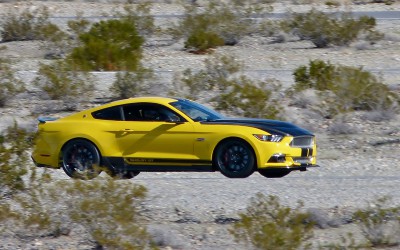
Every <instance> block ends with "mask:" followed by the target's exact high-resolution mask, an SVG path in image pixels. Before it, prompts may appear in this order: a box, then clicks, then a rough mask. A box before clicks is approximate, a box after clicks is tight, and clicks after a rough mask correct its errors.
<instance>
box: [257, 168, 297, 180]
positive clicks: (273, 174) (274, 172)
mask: <svg viewBox="0 0 400 250" xmlns="http://www.w3.org/2000/svg"><path fill="white" fill-rule="evenodd" d="M258 172H259V173H260V174H261V175H262V176H264V177H267V178H281V177H283V176H285V175H288V174H289V173H290V172H291V170H289V169H260V170H258Z"/></svg>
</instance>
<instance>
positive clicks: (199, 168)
mask: <svg viewBox="0 0 400 250" xmlns="http://www.w3.org/2000/svg"><path fill="white" fill-rule="evenodd" d="M103 164H104V165H106V166H107V167H109V168H111V169H114V170H118V171H140V172H213V171H215V170H214V168H213V166H212V163H211V162H208V161H196V160H194V161H193V160H189V161H185V160H173V159H172V160H170V159H165V160H164V159H146V160H145V159H132V158H130V159H129V158H128V159H124V158H122V157H103Z"/></svg>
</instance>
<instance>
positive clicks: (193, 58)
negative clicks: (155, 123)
mask: <svg viewBox="0 0 400 250" xmlns="http://www.w3.org/2000/svg"><path fill="white" fill-rule="evenodd" d="M111 2H112V1H98V2H96V1H30V2H29V3H27V2H25V1H0V16H1V15H4V13H7V12H8V11H15V10H20V9H23V8H37V7H38V6H41V5H46V6H47V7H48V8H49V10H50V14H51V16H50V20H51V21H52V22H54V23H56V24H57V25H60V26H61V27H65V25H66V21H67V20H69V19H71V18H74V17H75V16H76V15H77V13H78V12H81V14H82V16H83V17H87V18H89V19H90V18H92V20H96V18H97V17H99V16H102V15H103V14H104V13H110V12H111V10H112V9H113V8H120V5H118V4H116V3H115V2H114V3H111ZM295 2H296V1H279V2H277V3H274V4H273V6H274V10H273V12H274V13H286V12H289V11H295V12H304V11H307V10H310V9H311V8H313V7H314V8H317V9H320V10H323V11H330V12H334V11H348V10H350V11H353V12H355V13H364V12H368V13H370V12H379V13H383V12H393V11H399V10H400V2H398V1H397V2H396V3H394V4H392V5H385V4H354V3H348V1H338V2H340V3H341V4H340V5H339V6H336V7H328V6H327V5H325V4H323V3H320V2H323V1H309V3H307V4H301V3H299V2H300V1H297V2H296V3H297V4H295ZM199 4H202V2H201V1H200V3H199ZM182 12H183V9H182V8H181V7H180V6H179V5H177V4H174V3H167V1H165V2H162V1H155V3H154V4H153V7H152V13H153V14H154V15H155V17H156V24H159V25H164V24H165V23H168V22H176V21H177V19H178V18H179V17H176V16H179V15H180V14H182ZM398 14H399V16H397V18H396V17H391V18H377V29H378V30H379V31H381V32H383V33H384V34H385V38H384V39H383V40H381V41H379V42H377V43H376V44H373V45H369V44H365V43H363V42H355V43H354V44H351V45H350V46H349V47H330V48H323V49H317V48H314V46H313V45H312V44H311V43H310V42H307V41H298V40H289V41H287V42H284V43H270V42H269V41H270V40H269V39H270V38H267V37H262V36H249V37H245V38H244V39H242V40H241V41H240V42H239V44H237V45H235V46H230V47H219V48H217V49H216V50H215V51H214V52H213V53H218V54H222V55H224V54H225V55H234V56H235V58H236V59H237V60H239V61H241V62H243V64H244V65H245V70H244V73H245V74H246V75H249V76H251V77H254V78H257V79H267V78H273V79H276V80H278V81H280V82H281V83H282V85H283V86H284V87H289V86H291V85H292V84H293V83H294V80H293V76H292V72H293V70H294V69H295V68H296V67H298V66H300V65H305V64H307V63H308V62H309V61H310V60H313V59H322V60H326V61H330V62H332V63H339V64H342V65H347V66H355V67H363V68H364V69H366V70H369V71H371V72H373V73H374V74H376V75H379V76H381V77H382V79H383V81H384V82H385V83H386V84H387V85H389V86H390V87H391V88H392V89H395V90H396V89H397V90H398V91H400V12H398ZM0 46H4V47H5V49H3V50H0V57H2V58H8V59H10V60H11V61H12V68H13V69H14V70H15V71H16V72H17V73H16V75H17V77H18V78H19V79H21V80H22V81H24V82H25V84H26V85H27V89H28V90H27V92H26V93H22V94H19V95H17V96H15V97H14V98H12V99H11V100H10V102H9V103H8V104H7V105H6V106H5V107H3V108H0V130H4V129H5V128H6V127H8V126H10V125H12V124H13V123H14V121H17V122H18V124H19V125H20V126H22V127H24V128H27V129H29V130H31V131H34V130H35V129H36V126H37V120H36V119H37V117H38V116H42V115H51V116H64V115H67V114H68V111H66V110H65V109H63V107H62V104H60V103H58V102H56V101H52V100H43V98H41V95H40V93H39V91H38V89H37V88H35V86H34V85H33V84H32V80H33V78H34V77H35V75H36V72H37V70H38V65H39V63H48V62H50V61H51V60H49V59H45V54H46V49H45V48H43V46H42V45H41V44H40V42H37V41H21V42H7V43H2V44H0ZM143 49H144V60H143V61H144V64H145V66H146V67H149V68H152V69H153V70H154V72H155V74H156V75H157V79H156V80H155V83H154V84H155V86H156V87H155V89H157V91H158V93H156V92H154V93H153V94H158V95H162V96H165V95H167V93H168V87H169V86H170V85H171V83H172V80H173V76H174V75H175V74H176V73H179V72H181V71H183V70H185V69H186V68H192V69H198V68H199V65H200V67H201V66H202V65H204V59H205V58H207V57H210V56H211V55H209V54H205V55H195V54H190V53H187V52H186V51H184V50H183V42H182V41H177V42H171V41H169V40H166V39H165V38H163V37H152V38H151V39H149V40H148V41H147V42H146V44H145V46H144V48H143ZM93 75H94V76H95V77H96V79H97V82H96V86H95V88H96V95H95V97H93V98H92V100H93V101H92V102H89V103H82V104H79V105H78V109H79V108H86V107H90V106H95V105H98V104H97V102H96V101H95V100H101V99H104V98H107V91H106V90H107V89H108V87H109V86H110V84H111V82H112V81H113V79H114V72H93ZM279 94H282V95H283V93H279ZM83 95H84V93H83ZM96 98H97V99H96ZM338 101H339V100H338ZM282 103H283V105H284V108H285V119H286V120H288V121H290V122H293V123H296V124H298V125H300V126H303V127H306V128H307V129H309V130H311V131H313V132H314V133H315V134H316V136H317V143H318V165H320V167H319V168H315V169H310V170H309V171H306V172H293V173H291V174H289V175H288V176H286V177H284V178H280V179H266V178H264V177H262V176H261V175H259V174H258V173H255V174H253V175H252V176H250V177H249V178H245V179H240V180H238V179H228V178H226V177H224V176H222V175H221V174H220V173H218V172H215V173H141V174H140V175H138V176H137V177H135V178H134V179H132V180H126V182H132V183H137V184H141V185H144V186H145V187H147V188H148V190H149V192H148V197H147V198H146V201H145V204H144V207H145V208H146V209H145V211H144V212H143V213H144V216H145V217H146V221H147V223H148V230H149V232H150V233H151V234H152V235H153V237H154V238H155V240H156V241H157V242H158V244H159V245H160V246H161V248H162V249H204V250H211V249H215V250H216V249H252V247H251V246H249V245H244V244H243V243H237V242H235V241H234V239H233V237H232V236H231V235H230V234H229V232H228V230H229V228H230V227H231V225H232V221H235V220H236V219H237V218H238V213H240V212H243V211H244V210H245V209H246V206H247V205H248V203H249V199H250V198H251V197H254V196H255V194H256V193H262V194H265V195H276V196H278V197H279V199H280V201H281V202H282V204H284V205H288V206H292V207H294V206H296V204H297V201H299V200H301V201H303V202H304V206H305V207H304V209H306V210H308V211H311V212H313V214H314V215H315V216H316V217H318V220H319V222H320V223H319V227H318V228H317V229H316V231H315V234H314V237H313V238H312V239H311V241H312V243H313V247H314V249H318V246H321V245H322V246H324V245H327V244H328V243H329V242H338V241H340V236H344V235H346V234H347V233H348V232H352V233H353V234H354V236H355V239H356V240H357V241H362V240H363V236H362V234H361V231H360V229H359V228H358V227H357V226H356V225H354V223H350V220H349V214H351V212H353V211H355V210H356V209H358V208H363V207H367V206H370V205H373V201H374V200H376V198H378V197H383V196H385V195H389V196H391V197H392V199H391V201H390V202H391V203H390V204H391V205H392V206H399V205H400V192H399V191H398V188H399V186H400V174H399V170H400V149H399V145H400V116H399V113H398V112H397V113H394V114H392V117H391V119H390V120H385V121H382V122H379V121H373V119H366V114H365V113H363V112H354V113H352V114H351V115H349V116H347V117H346V119H345V120H343V121H341V125H342V126H346V127H347V128H351V129H352V131H353V132H352V133H350V134H344V135H343V134H334V133H332V128H333V127H334V126H336V125H337V123H338V121H336V120H333V119H325V118H323V117H321V116H318V115H316V114H314V113H311V112H309V111H308V110H307V109H304V108H300V107H296V106H293V105H289V104H290V100H286V99H284V98H283V101H282ZM51 174H52V176H54V178H55V179H68V177H67V176H66V175H65V174H64V173H63V172H62V170H52V171H51ZM86 236H87V235H86V234H84V233H82V229H81V228H74V229H72V230H71V232H70V233H69V234H68V235H63V236H60V237H57V238H54V237H51V236H42V237H36V238H35V237H33V238H32V237H28V238H23V237H17V236H15V235H9V234H5V235H2V236H0V249H92V248H93V245H92V244H91V242H90V240H88V239H87V238H86ZM396 237H399V241H400V235H397V236H396ZM397 247H398V246H397ZM392 249H396V247H395V248H392ZM397 249H399V248H397Z"/></svg>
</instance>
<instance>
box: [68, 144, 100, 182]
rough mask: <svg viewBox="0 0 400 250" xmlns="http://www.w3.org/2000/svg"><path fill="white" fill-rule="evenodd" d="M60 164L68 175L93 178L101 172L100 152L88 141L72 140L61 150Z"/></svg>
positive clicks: (85, 178) (84, 178)
mask: <svg viewBox="0 0 400 250" xmlns="http://www.w3.org/2000/svg"><path fill="white" fill-rule="evenodd" d="M61 166H62V168H63V170H64V172H65V173H66V174H67V175H68V176H69V177H72V178H76V179H83V180H87V179H93V178H95V177H97V176H98V175H99V174H100V173H101V169H100V153H99V151H98V150H97V148H96V146H95V145H93V143H91V142H89V141H86V140H82V139H76V140H72V141H70V142H68V143H67V144H66V145H65V147H64V148H63V150H62V157H61Z"/></svg>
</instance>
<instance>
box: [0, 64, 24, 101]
mask: <svg viewBox="0 0 400 250" xmlns="http://www.w3.org/2000/svg"><path fill="white" fill-rule="evenodd" d="M24 91H25V84H24V83H23V82H22V81H20V80H19V79H17V78H16V77H15V76H14V71H13V70H12V69H11V67H10V65H9V61H7V60H5V59H3V58H0V107H4V105H6V103H7V101H9V100H10V99H11V98H12V97H13V96H15V95H16V94H18V93H22V92H24Z"/></svg>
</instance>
